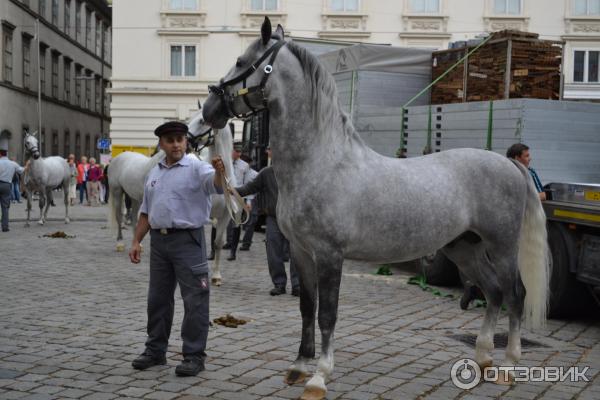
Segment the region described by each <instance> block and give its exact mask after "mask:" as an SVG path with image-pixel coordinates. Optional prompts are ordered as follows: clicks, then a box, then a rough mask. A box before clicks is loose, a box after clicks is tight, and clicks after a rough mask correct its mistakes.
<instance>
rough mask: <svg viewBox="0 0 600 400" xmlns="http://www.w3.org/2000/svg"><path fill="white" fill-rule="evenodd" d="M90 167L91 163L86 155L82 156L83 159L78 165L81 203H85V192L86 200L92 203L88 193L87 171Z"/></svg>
mask: <svg viewBox="0 0 600 400" xmlns="http://www.w3.org/2000/svg"><path fill="white" fill-rule="evenodd" d="M88 169H90V165H89V164H88V162H87V157H86V156H81V161H80V162H79V165H78V166H77V185H78V186H79V204H83V196H84V194H85V200H86V201H87V202H88V205H89V203H90V199H89V198H88V195H87V173H88Z"/></svg>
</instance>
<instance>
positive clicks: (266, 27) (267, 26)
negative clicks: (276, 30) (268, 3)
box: [260, 17, 272, 45]
mask: <svg viewBox="0 0 600 400" xmlns="http://www.w3.org/2000/svg"><path fill="white" fill-rule="evenodd" d="M271 29H272V28H271V20H269V17H265V22H263V24H262V27H261V28H260V37H261V38H262V44H263V45H265V44H267V43H269V40H271V34H272V32H271Z"/></svg>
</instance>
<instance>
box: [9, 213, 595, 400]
mask: <svg viewBox="0 0 600 400" xmlns="http://www.w3.org/2000/svg"><path fill="white" fill-rule="evenodd" d="M23 210H24V206H23V205H18V206H16V207H15V206H13V207H12V208H11V212H12V216H13V219H15V220H16V219H19V218H22V217H23V215H24V214H23ZM105 212H106V210H105V208H103V207H98V208H90V207H81V206H76V207H74V209H73V213H72V216H73V222H72V223H71V224H70V225H64V224H63V223H62V221H61V218H62V215H63V209H62V207H61V206H60V205H59V206H58V207H55V208H52V209H51V212H50V217H51V220H50V221H49V222H48V223H47V224H46V225H45V226H43V227H42V226H38V225H37V224H35V225H32V227H31V228H27V229H25V228H24V227H23V222H22V221H15V220H13V222H12V223H11V231H10V233H9V234H6V233H4V234H2V236H0V273H1V279H0V306H1V307H0V398H1V399H16V398H23V399H53V398H57V399H69V398H76V399H80V398H82V399H90V400H91V399H98V400H100V399H113V398H120V397H129V398H144V399H159V400H168V399H204V398H213V399H250V400H251V399H264V398H269V399H294V398H297V397H298V396H299V395H300V394H301V392H302V386H299V385H297V386H292V387H288V386H286V385H285V384H284V383H283V375H284V371H285V369H286V368H287V367H288V366H289V365H290V363H291V362H292V361H293V359H294V358H295V355H296V352H297V349H298V345H299V341H300V325H301V322H300V312H299V308H298V299H297V298H295V297H292V296H290V295H289V294H287V295H284V296H278V297H271V296H269V295H268V290H269V289H270V281H269V276H268V272H267V266H266V258H265V251H264V245H263V239H264V235H263V234H260V233H258V234H257V235H256V236H255V240H254V245H253V246H252V249H251V251H250V252H240V253H239V256H238V261H237V262H227V261H225V264H224V266H223V268H222V270H223V275H224V284H223V286H222V287H220V288H212V293H211V318H216V317H219V316H222V315H225V314H226V313H234V315H236V316H238V317H245V318H249V319H251V321H250V322H249V323H248V324H247V325H244V326H241V327H239V328H237V329H233V328H224V327H221V326H214V327H212V328H211V331H210V336H209V342H208V360H207V363H206V368H207V370H206V371H204V372H202V373H200V374H199V376H197V377H192V378H179V377H176V376H175V375H174V366H175V365H176V364H177V363H178V360H180V359H181V355H180V353H179V352H180V348H181V341H180V339H179V325H180V323H181V318H182V312H183V310H182V303H181V301H180V299H177V304H176V310H177V311H176V315H175V322H174V328H173V329H174V331H173V333H172V340H171V345H170V349H169V350H170V352H169V354H168V366H164V367H154V368H151V369H150V370H146V371H136V370H134V369H132V368H131V365H130V363H131V360H132V359H133V358H134V357H135V356H137V355H138V354H139V353H140V352H141V351H142V350H143V343H144V339H145V323H146V314H145V310H146V303H145V302H146V290H147V280H148V252H147V251H146V252H145V253H144V255H143V261H142V263H141V264H139V265H133V264H130V263H129V262H128V260H127V256H126V253H117V252H115V251H114V240H113V238H112V236H111V235H110V232H109V230H107V229H106V227H105V222H104V221H103V216H104V214H105ZM57 230H64V231H65V232H66V233H68V234H71V235H75V236H76V237H75V238H72V239H50V238H43V237H41V236H42V235H43V234H45V233H51V232H55V231H57ZM130 235H131V231H130V230H128V231H126V238H127V240H129V238H130ZM145 244H146V246H148V241H145ZM374 270H375V266H373V265H365V264H360V263H355V262H347V263H346V265H345V269H344V271H345V273H344V276H343V282H342V290H341V296H340V310H339V319H338V324H337V329H336V348H337V351H336V353H335V356H336V367H335V372H334V374H333V377H332V380H331V382H330V383H329V384H328V388H329V390H330V392H329V393H328V399H376V398H380V399H411V398H423V399H450V398H462V399H475V398H477V399H486V398H520V399H538V398H548V399H568V398H579V399H599V398H600V374H599V369H600V344H599V343H600V323H599V321H598V320H595V321H586V320H572V321H557V320H552V321H549V322H548V326H547V328H546V329H545V330H543V331H539V332H535V333H532V332H528V331H525V332H524V337H525V338H527V339H530V340H535V341H538V342H540V343H542V344H544V345H546V346H547V347H537V348H524V349H523V350H524V351H523V361H522V363H523V364H524V365H536V366H537V365H551V366H564V367H568V366H571V365H577V366H589V367H590V370H589V371H588V372H587V377H588V378H590V382H579V383H555V384H551V383H519V384H517V385H515V386H512V387H507V386H500V385H495V384H492V383H483V384H480V385H479V386H477V387H476V388H474V389H472V390H470V391H462V390H460V389H457V388H456V387H454V386H453V384H452V382H451V380H450V368H451V366H452V364H453V363H454V361H456V360H459V359H460V358H462V357H470V356H473V355H474V350H473V349H472V348H470V347H469V346H467V345H465V344H463V343H462V342H459V341H457V340H456V339H454V338H452V337H451V336H452V335H456V334H463V333H470V334H475V333H477V331H478V329H479V326H480V324H481V321H482V309H480V308H477V309H470V310H468V311H466V312H463V311H461V310H460V309H459V307H458V299H457V298H455V299H450V298H442V297H436V296H433V295H432V294H431V293H429V292H424V291H422V290H421V289H420V288H419V287H417V286H412V285H407V284H406V280H407V277H408V276H410V275H411V273H410V272H403V271H401V270H399V269H394V275H392V276H389V277H383V276H378V275H373V271H374ZM445 290H446V291H449V290H448V289H445ZM288 291H289V288H288ZM178 296H179V295H178ZM506 329H507V318H506V315H505V314H504V313H503V314H502V318H501V320H500V322H499V328H498V331H506ZM494 354H495V358H496V360H502V359H503V352H502V351H501V350H499V349H498V350H495V352H494ZM315 364H316V362H313V368H314V366H315Z"/></svg>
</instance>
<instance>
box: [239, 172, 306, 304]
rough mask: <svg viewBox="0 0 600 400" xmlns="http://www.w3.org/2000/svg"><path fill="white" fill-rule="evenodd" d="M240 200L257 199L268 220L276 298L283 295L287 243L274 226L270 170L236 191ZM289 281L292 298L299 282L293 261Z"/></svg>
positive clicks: (269, 259)
mask: <svg viewBox="0 0 600 400" xmlns="http://www.w3.org/2000/svg"><path fill="white" fill-rule="evenodd" d="M236 190H237V191H238V193H239V194H240V196H242V197H245V196H248V195H251V194H259V195H260V199H261V201H260V203H259V204H258V206H259V207H261V208H262V211H263V212H264V213H265V215H266V216H267V232H266V236H267V241H266V244H267V263H268V264H269V274H270V275H271V280H272V281H273V285H274V288H273V289H271V292H270V294H271V296H278V295H280V294H284V293H285V292H286V290H285V287H286V285H287V275H286V273H285V264H284V258H285V248H286V246H288V245H289V244H288V243H287V239H286V238H285V236H284V235H283V233H281V231H280V230H279V225H277V215H276V212H275V210H276V209H277V180H276V179H275V174H274V173H273V167H270V166H269V167H266V168H263V169H262V170H261V171H260V172H259V173H258V175H257V176H256V178H254V180H253V181H251V182H250V183H247V184H245V185H244V186H241V187H238V188H236ZM290 281H291V284H292V296H298V295H299V294H300V282H299V280H298V274H297V272H296V268H295V267H294V263H293V260H292V262H290Z"/></svg>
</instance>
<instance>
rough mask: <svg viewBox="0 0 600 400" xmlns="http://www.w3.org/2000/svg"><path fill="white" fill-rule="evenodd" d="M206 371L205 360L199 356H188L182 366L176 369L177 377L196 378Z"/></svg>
mask: <svg viewBox="0 0 600 400" xmlns="http://www.w3.org/2000/svg"><path fill="white" fill-rule="evenodd" d="M200 371H204V359H203V358H202V357H198V356H186V357H185V358H184V359H183V361H182V362H181V364H179V365H178V366H177V367H175V375H177V376H196V375H198V373H199V372H200Z"/></svg>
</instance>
